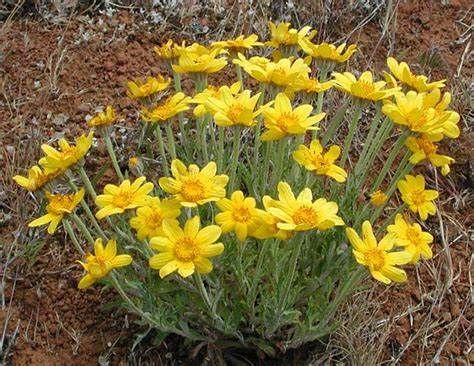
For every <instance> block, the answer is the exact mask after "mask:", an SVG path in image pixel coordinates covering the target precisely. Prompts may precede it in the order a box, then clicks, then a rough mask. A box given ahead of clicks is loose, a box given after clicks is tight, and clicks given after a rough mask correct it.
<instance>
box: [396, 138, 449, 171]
mask: <svg viewBox="0 0 474 366" xmlns="http://www.w3.org/2000/svg"><path fill="white" fill-rule="evenodd" d="M436 141H437V139H436V138H433V137H430V136H427V135H421V136H420V137H408V138H407V140H406V142H405V145H406V146H407V147H408V149H409V150H410V151H411V152H412V153H413V155H412V156H411V157H410V163H412V164H418V163H419V162H421V161H424V160H428V161H429V162H430V163H431V164H433V166H435V167H441V173H442V174H443V175H447V174H449V172H450V168H449V165H450V164H452V163H454V159H453V158H451V157H449V156H446V155H440V154H437V153H436V152H437V150H438V146H437V145H436V144H434V142H436Z"/></svg>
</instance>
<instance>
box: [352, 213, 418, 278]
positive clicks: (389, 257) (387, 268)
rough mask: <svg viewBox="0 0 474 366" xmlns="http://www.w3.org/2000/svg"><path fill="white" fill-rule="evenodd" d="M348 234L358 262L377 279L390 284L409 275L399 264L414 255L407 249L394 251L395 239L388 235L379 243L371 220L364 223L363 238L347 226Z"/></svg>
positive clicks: (406, 261)
mask: <svg viewBox="0 0 474 366" xmlns="http://www.w3.org/2000/svg"><path fill="white" fill-rule="evenodd" d="M346 235H347V238H348V239H349V241H350V242H351V244H352V247H353V249H352V253H353V254H354V257H355V259H356V261H357V263H359V264H362V265H363V266H366V267H368V268H369V271H370V274H371V275H372V277H374V278H375V279H376V280H377V281H380V282H383V283H385V284H387V285H388V284H389V283H391V282H392V281H394V282H405V281H406V280H407V275H406V273H405V271H404V270H402V269H400V268H397V267H396V266H397V265H401V264H407V263H408V262H410V260H411V258H412V256H411V254H410V253H408V252H407V251H405V250H403V251H392V252H390V250H392V248H393V240H392V239H391V236H390V235H386V236H384V237H383V238H382V240H380V242H379V243H377V239H376V238H375V235H374V233H373V231H372V226H371V225H370V222H369V221H364V223H363V224H362V238H360V237H359V235H358V234H357V233H356V231H355V230H354V229H352V228H346Z"/></svg>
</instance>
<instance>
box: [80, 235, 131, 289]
mask: <svg viewBox="0 0 474 366" xmlns="http://www.w3.org/2000/svg"><path fill="white" fill-rule="evenodd" d="M79 263H80V264H81V265H82V267H83V268H84V270H85V271H86V274H85V275H84V277H82V279H81V280H80V281H79V284H78V285H77V287H79V288H80V289H81V290H82V289H86V288H88V287H90V286H92V285H93V284H94V283H95V282H97V280H99V279H101V278H103V277H106V276H107V275H108V274H109V272H110V271H111V270H113V269H114V268H119V267H124V266H128V265H129V264H130V263H132V257H131V256H130V255H128V254H120V255H117V242H116V241H115V240H109V241H108V242H107V245H106V246H105V248H104V244H103V242H102V239H96V241H95V243H94V254H89V255H88V256H87V257H86V261H85V262H81V261H79Z"/></svg>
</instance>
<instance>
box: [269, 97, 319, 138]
mask: <svg viewBox="0 0 474 366" xmlns="http://www.w3.org/2000/svg"><path fill="white" fill-rule="evenodd" d="M312 110H313V107H312V106H311V105H309V104H303V105H300V106H298V107H296V108H294V109H293V107H292V106H291V102H290V99H289V98H288V97H287V96H286V95H285V94H283V93H279V94H278V95H277V96H276V98H275V105H274V108H271V107H266V108H264V109H263V111H262V114H263V118H264V124H265V127H266V128H267V131H265V132H264V133H263V134H262V141H271V140H278V139H281V138H282V137H285V136H288V135H302V134H304V133H306V131H308V130H317V127H314V125H315V124H316V123H318V122H319V121H321V120H322V119H323V118H324V117H325V116H326V113H319V114H316V115H314V116H310V114H311V112H312Z"/></svg>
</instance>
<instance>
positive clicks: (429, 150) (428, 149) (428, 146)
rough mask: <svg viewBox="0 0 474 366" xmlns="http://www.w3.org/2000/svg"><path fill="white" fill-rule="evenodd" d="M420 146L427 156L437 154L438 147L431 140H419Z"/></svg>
mask: <svg viewBox="0 0 474 366" xmlns="http://www.w3.org/2000/svg"><path fill="white" fill-rule="evenodd" d="M416 142H417V144H418V146H419V147H420V149H421V150H423V151H424V153H425V155H426V156H430V155H432V154H435V153H436V150H437V149H438V147H437V146H436V145H435V144H433V143H432V142H431V141H430V140H428V139H425V138H419V139H417V140H416Z"/></svg>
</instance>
